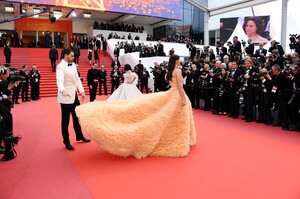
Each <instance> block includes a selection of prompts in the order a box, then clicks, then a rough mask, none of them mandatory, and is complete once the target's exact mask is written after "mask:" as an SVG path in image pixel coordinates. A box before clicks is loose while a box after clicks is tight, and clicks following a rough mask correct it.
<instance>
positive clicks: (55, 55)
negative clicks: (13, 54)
mask: <svg viewBox="0 0 300 199" xmlns="http://www.w3.org/2000/svg"><path fill="white" fill-rule="evenodd" d="M49 59H50V61H51V67H52V71H53V72H55V69H56V60H58V51H57V49H56V46H55V45H53V46H52V48H51V49H50V51H49Z"/></svg>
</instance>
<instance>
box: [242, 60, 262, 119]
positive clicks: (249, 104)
mask: <svg viewBox="0 0 300 199" xmlns="http://www.w3.org/2000/svg"><path fill="white" fill-rule="evenodd" d="M258 72H259V70H258V68H256V67H254V65H253V62H252V60H251V59H246V60H245V70H244V73H243V79H244V81H243V86H242V88H243V96H244V103H245V118H244V120H245V121H246V122H252V121H253V120H255V116H254V111H253V110H254V109H253V108H254V104H255V90H256V88H257V87H258V77H257V74H258Z"/></svg>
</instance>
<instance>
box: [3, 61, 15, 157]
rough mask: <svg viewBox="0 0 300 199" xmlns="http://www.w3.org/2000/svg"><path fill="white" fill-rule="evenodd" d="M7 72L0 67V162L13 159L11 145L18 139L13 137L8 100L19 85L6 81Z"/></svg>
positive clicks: (10, 103)
mask: <svg viewBox="0 0 300 199" xmlns="http://www.w3.org/2000/svg"><path fill="white" fill-rule="evenodd" d="M8 77H9V70H8V69H7V68H5V67H4V66H0V137H1V140H2V139H3V140H4V143H5V152H4V156H3V157H2V159H1V161H7V160H11V159H14V158H15V157H16V156H15V151H14V149H13V144H14V143H17V142H18V140H19V137H17V136H13V133H12V132H13V117H12V114H11V112H10V109H11V105H12V102H11V101H10V100H9V99H8V96H9V95H10V94H11V90H12V89H13V88H14V87H15V86H16V85H18V84H19V82H18V81H17V82H11V83H9V82H8V81H7V78H8Z"/></svg>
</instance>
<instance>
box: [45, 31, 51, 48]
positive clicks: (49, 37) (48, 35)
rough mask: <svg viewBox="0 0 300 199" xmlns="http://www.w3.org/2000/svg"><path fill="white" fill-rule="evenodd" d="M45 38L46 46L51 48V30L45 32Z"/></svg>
mask: <svg viewBox="0 0 300 199" xmlns="http://www.w3.org/2000/svg"><path fill="white" fill-rule="evenodd" d="M44 39H45V45H46V48H50V41H51V36H50V33H49V31H47V33H46V34H45V37H44Z"/></svg>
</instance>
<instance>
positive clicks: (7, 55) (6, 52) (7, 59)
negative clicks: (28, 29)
mask: <svg viewBox="0 0 300 199" xmlns="http://www.w3.org/2000/svg"><path fill="white" fill-rule="evenodd" d="M9 45H10V43H9V41H7V42H6V45H5V46H4V56H5V63H6V64H10V61H11V54H12V53H11V49H10V46H9Z"/></svg>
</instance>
